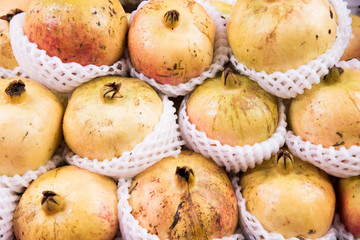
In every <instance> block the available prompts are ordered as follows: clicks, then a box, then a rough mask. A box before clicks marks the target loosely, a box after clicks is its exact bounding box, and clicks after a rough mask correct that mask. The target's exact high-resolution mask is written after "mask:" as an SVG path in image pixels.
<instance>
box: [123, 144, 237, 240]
mask: <svg viewBox="0 0 360 240" xmlns="http://www.w3.org/2000/svg"><path fill="white" fill-rule="evenodd" d="M129 189H130V190H129V193H130V198H129V200H128V201H129V204H130V206H131V207H132V212H131V214H132V215H133V216H134V217H135V218H136V219H137V220H138V221H139V224H140V226H142V227H143V228H145V229H147V230H148V232H150V233H151V234H156V235H157V236H158V237H159V238H160V239H212V238H221V237H224V236H229V235H231V234H233V233H234V232H235V230H236V228H237V225H238V208H237V198H236V195H235V192H234V190H233V188H232V186H231V183H230V180H229V178H228V176H227V175H226V172H225V171H224V170H223V169H222V168H220V167H219V166H217V165H216V163H215V162H214V161H213V160H211V159H207V158H205V157H204V156H202V155H201V154H198V153H194V152H192V151H187V150H183V151H182V152H181V153H180V154H179V155H178V157H177V158H174V157H167V158H164V159H162V160H160V161H159V162H157V163H155V164H154V165H153V166H151V167H149V168H148V169H146V170H145V171H144V172H142V173H140V174H138V175H137V176H135V177H134V178H133V181H132V184H131V186H130V188H129Z"/></svg>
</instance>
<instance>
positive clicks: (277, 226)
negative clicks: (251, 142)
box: [240, 149, 335, 239]
mask: <svg viewBox="0 0 360 240" xmlns="http://www.w3.org/2000/svg"><path fill="white" fill-rule="evenodd" d="M240 186H241V188H242V195H243V198H244V199H245V200H246V209H247V211H249V212H250V213H251V214H253V215H254V216H255V217H256V218H257V219H258V220H259V221H260V223H261V225H262V226H263V227H264V229H265V230H267V231H268V232H275V233H280V234H282V235H283V236H284V237H285V238H290V237H302V238H304V239H305V238H312V239H314V238H319V237H321V236H323V235H325V234H326V233H327V232H328V230H329V229H330V226H331V223H332V220H333V216H334V212H335V191H334V188H333V186H332V184H331V182H330V179H329V177H328V175H327V174H326V173H325V172H323V171H321V170H320V169H318V168H316V167H315V166H313V165H311V164H310V163H308V162H304V161H301V160H299V159H297V158H296V157H293V156H292V155H291V154H290V153H289V152H288V151H286V150H284V149H282V150H280V151H279V152H278V153H277V155H275V156H273V157H272V158H271V159H270V160H268V161H264V162H263V163H262V164H260V165H258V166H256V167H255V168H254V169H250V170H248V171H247V172H245V173H243V174H242V175H241V178H240Z"/></svg>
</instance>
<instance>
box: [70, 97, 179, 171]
mask: <svg viewBox="0 0 360 240" xmlns="http://www.w3.org/2000/svg"><path fill="white" fill-rule="evenodd" d="M162 99H163V103H164V108H163V113H162V115H161V117H160V121H159V123H158V124H157V125H156V126H155V129H154V131H153V132H151V133H150V134H148V135H147V136H146V137H145V139H144V140H143V141H142V142H141V143H139V144H137V145H136V146H135V147H134V148H133V150H131V151H130V152H125V153H123V154H122V156H121V157H119V158H113V159H111V160H108V159H106V160H104V161H98V160H97V159H94V160H90V159H88V158H87V157H84V158H81V157H80V156H78V155H76V154H75V153H73V152H69V153H68V154H67V155H66V161H67V162H68V163H69V164H72V165H76V166H78V167H80V168H85V169H87V170H90V171H92V172H95V173H99V174H103V175H106V176H109V177H113V178H121V177H133V176H135V175H136V174H138V173H140V172H142V171H143V170H145V169H146V168H148V167H149V166H151V165H153V164H154V163H156V162H157V161H159V160H161V159H163V158H165V157H169V156H177V155H178V154H179V153H180V151H181V145H183V144H184V142H183V141H182V140H181V139H180V131H179V125H178V124H177V123H176V119H177V116H176V114H175V111H176V110H175V108H174V107H173V102H172V101H170V100H169V99H168V98H167V96H162Z"/></svg>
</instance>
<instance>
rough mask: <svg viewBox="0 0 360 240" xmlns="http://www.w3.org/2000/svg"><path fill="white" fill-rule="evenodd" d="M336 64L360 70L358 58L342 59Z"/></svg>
mask: <svg viewBox="0 0 360 240" xmlns="http://www.w3.org/2000/svg"><path fill="white" fill-rule="evenodd" d="M336 66H338V67H342V68H354V69H357V70H359V71H360V60H359V59H357V58H353V59H350V60H347V61H341V62H339V63H337V64H336Z"/></svg>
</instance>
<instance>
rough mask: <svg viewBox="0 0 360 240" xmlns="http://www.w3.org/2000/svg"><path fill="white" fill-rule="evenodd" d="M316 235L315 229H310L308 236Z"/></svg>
mask: <svg viewBox="0 0 360 240" xmlns="http://www.w3.org/2000/svg"><path fill="white" fill-rule="evenodd" d="M315 233H316V230H314V229H310V230H309V232H308V234H315Z"/></svg>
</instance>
